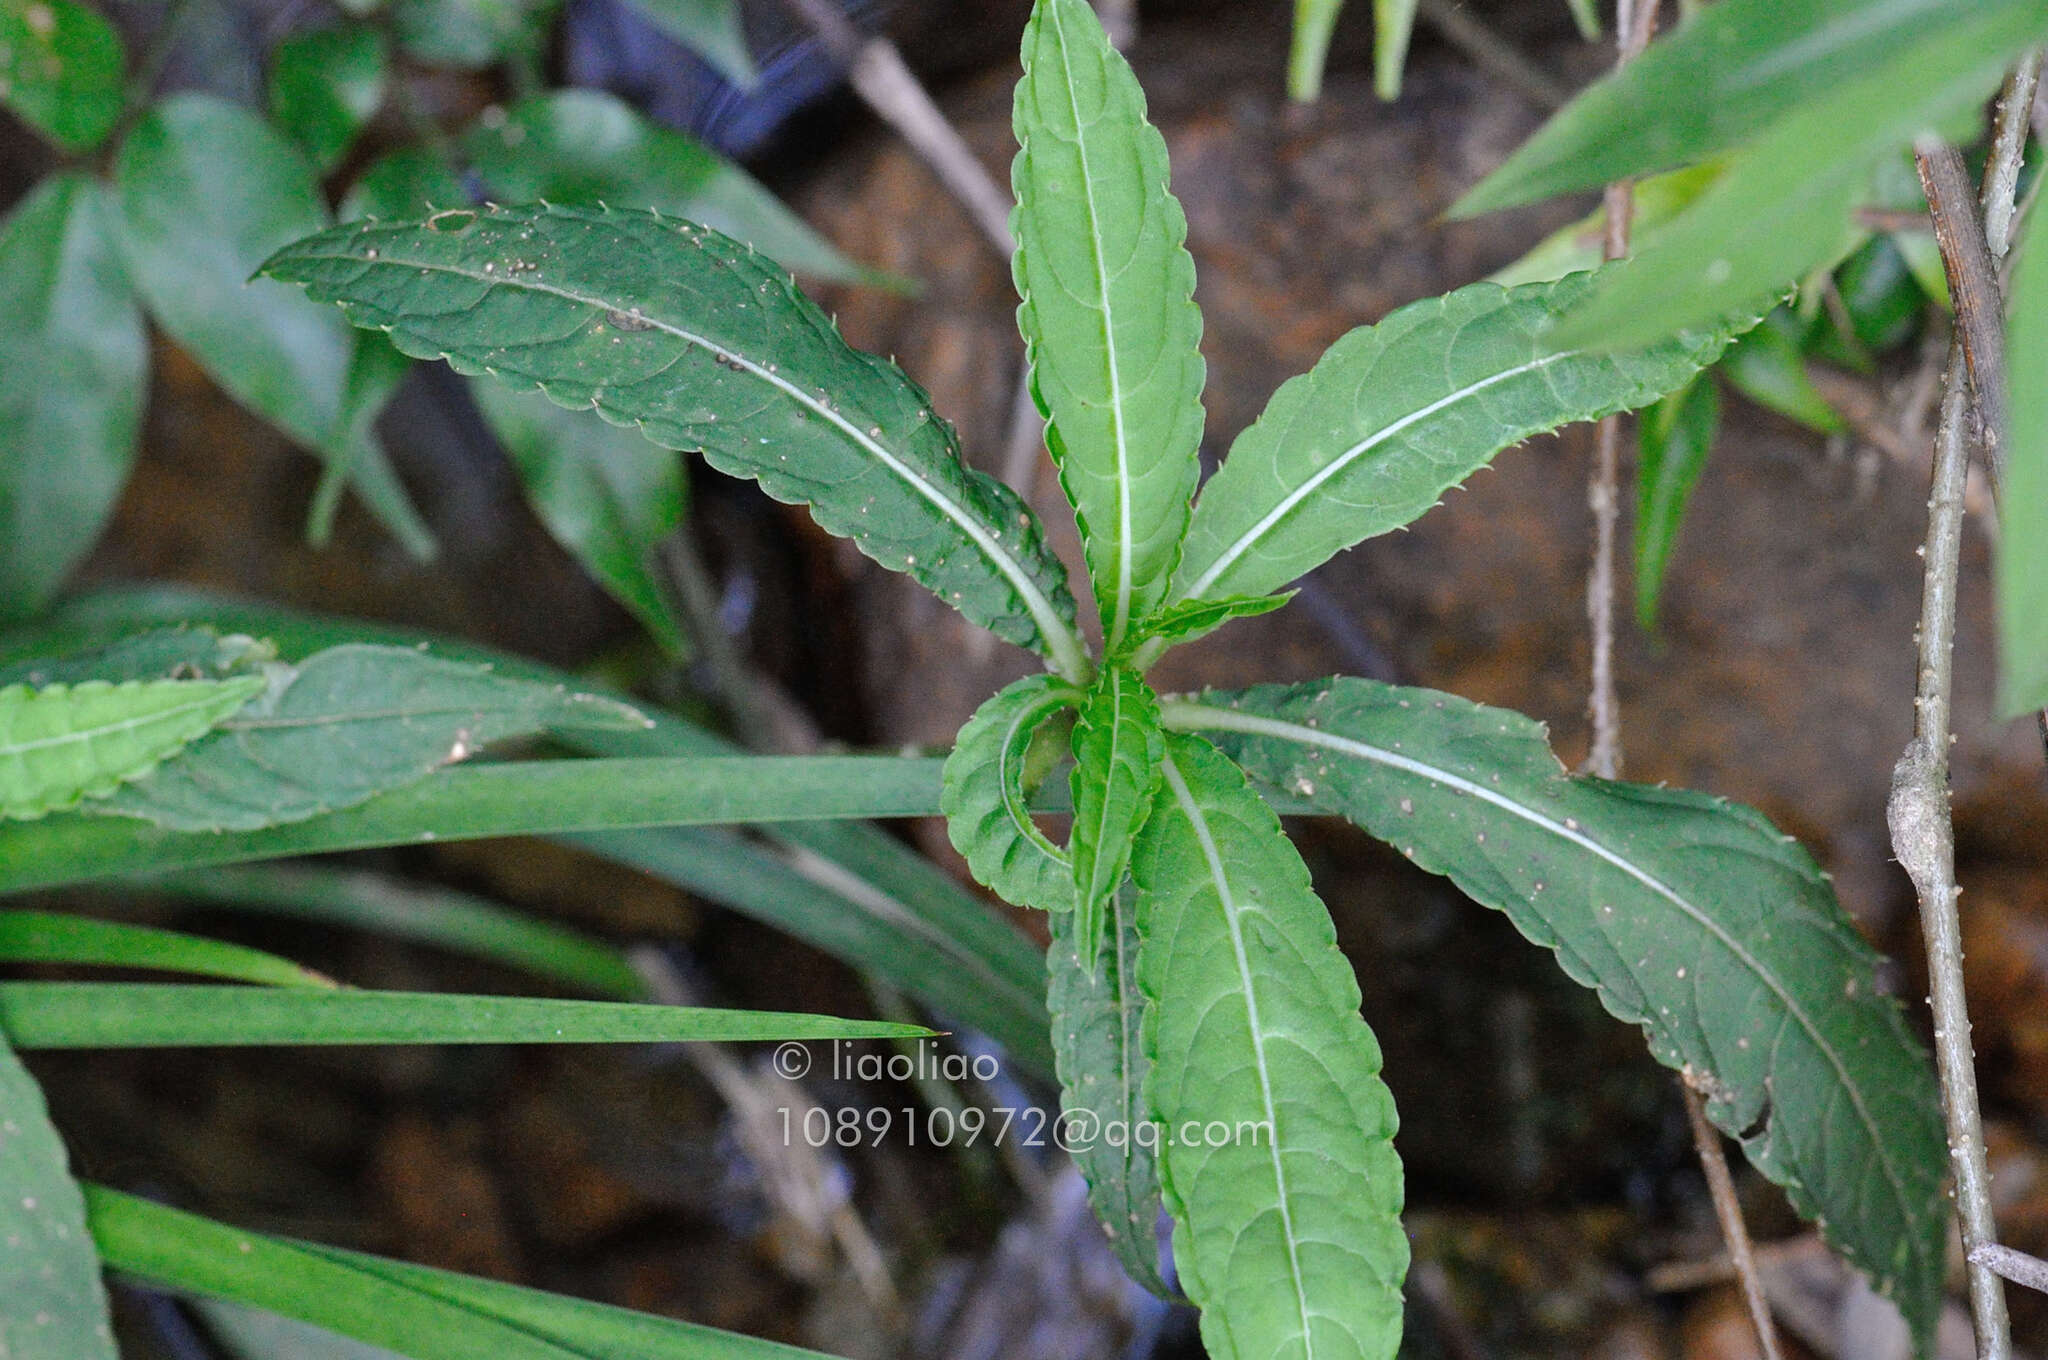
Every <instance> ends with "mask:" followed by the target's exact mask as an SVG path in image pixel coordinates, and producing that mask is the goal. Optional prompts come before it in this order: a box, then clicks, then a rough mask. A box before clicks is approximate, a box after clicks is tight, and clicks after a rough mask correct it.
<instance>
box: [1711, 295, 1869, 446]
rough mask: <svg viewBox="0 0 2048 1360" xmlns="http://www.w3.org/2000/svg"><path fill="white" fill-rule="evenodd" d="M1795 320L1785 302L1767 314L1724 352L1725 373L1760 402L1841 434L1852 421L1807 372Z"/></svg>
mask: <svg viewBox="0 0 2048 1360" xmlns="http://www.w3.org/2000/svg"><path fill="white" fill-rule="evenodd" d="M1793 324H1794V323H1793V322H1792V319H1791V317H1790V316H1789V315H1788V314H1787V313H1786V312H1785V309H1784V308H1782V307H1781V308H1779V309H1778V310H1777V311H1776V312H1774V313H1772V314H1771V315H1770V316H1767V317H1765V318H1764V322H1763V324H1762V325H1760V326H1758V327H1757V328H1756V329H1755V330H1753V331H1751V332H1750V333H1749V334H1747V335H1745V336H1743V337H1742V338H1741V339H1739V340H1737V341H1736V342H1735V343H1734V344H1732V345H1730V346H1729V347H1728V352H1727V353H1726V354H1724V355H1722V356H1721V369H1720V371H1721V376H1722V377H1724V378H1726V379H1727V380H1728V382H1729V384H1730V385H1731V386H1733V387H1734V388H1735V390H1736V391H1738V392H1740V393H1742V395H1743V396H1745V397H1748V398H1749V399H1750V400H1751V401H1753V402H1755V403H1756V404H1757V405H1759V406H1762V407H1765V408H1766V409H1768V410H1772V411H1776V412H1777V413H1778V414H1779V415H1781V416H1784V417H1785V418H1786V419H1788V420H1795V421H1797V422H1799V423H1800V424H1801V425H1804V426H1806V427H1807V428H1808V429H1810V430H1818V431H1819V432H1820V433H1822V434H1838V433H1840V432H1841V431H1843V430H1846V429H1848V428H1849V427H1848V425H1847V423H1846V422H1844V421H1843V419H1842V418H1841V417H1840V416H1839V415H1837V414H1835V408H1834V407H1832V406H1830V405H1828V403H1827V399H1826V398H1825V397H1823V396H1821V394H1820V392H1819V390H1818V389H1816V388H1815V387H1814V385H1813V379H1812V378H1809V377H1808V376H1807V374H1806V356H1805V355H1803V354H1801V353H1800V350H1799V342H1798V340H1797V339H1795V338H1794V337H1793V335H1792V334H1791V330H1792V326H1793Z"/></svg>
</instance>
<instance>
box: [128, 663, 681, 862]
mask: <svg viewBox="0 0 2048 1360" xmlns="http://www.w3.org/2000/svg"><path fill="white" fill-rule="evenodd" d="M266 671H267V679H268V685H269V687H268V689H267V690H265V691H264V692H263V693H262V695H261V697H259V698H257V699H255V700H254V701H252V702H251V703H250V704H249V705H248V706H247V707H246V708H243V709H242V710H241V711H240V712H239V713H237V714H236V715H235V716H234V718H233V720H232V721H230V722H228V723H226V724H224V725H223V726H222V727H221V730H219V731H218V732H215V733H214V734H213V735H212V736H211V737H210V738H208V739H207V740H205V741H203V742H200V743H198V744H197V745H195V746H193V747H192V748H191V749H190V750H188V751H186V752H185V753H184V754H183V755H182V756H181V757H180V758H179V759H177V760H176V761H173V762H172V763H170V764H168V765H163V766H159V767H158V768H157V769H156V770H155V772H154V773H152V774H150V775H148V776H146V777H144V778H141V779H136V780H134V781H133V782H131V783H129V784H128V786H127V787H126V788H123V789H121V790H120V791H119V792H117V793H115V794H114V795H113V796H111V797H108V798H105V799H103V800H101V801H100V802H98V803H96V804H94V809H93V810H94V811H96V812H104V813H109V814H115V815H119V816H124V817H140V818H143V819H145V820H147V821H151V822H154V823H156V824H157V825H158V826H161V827H165V828H168V829H170V830H174V831H229V830H232V831H254V830H257V829H259V828H261V827H266V826H278V825H282V824H284V823H287V822H296V821H303V820H304V819H306V818H308V817H314V816H318V815H319V814H321V813H323V812H332V811H335V810H336V809H338V808H348V807H354V806H356V805H357V804H359V803H363V802H365V801H367V800H369V799H371V798H374V797H376V796H377V795H378V794H380V793H388V792H390V791H391V790H393V789H397V788H402V787H404V786H405V785H407V784H410V783H412V782H414V781H415V780H418V779H423V778H425V777H426V776H427V775H429V774H431V773H432V772H433V771H435V770H437V769H440V768H442V767H443V766H446V765H451V764H453V763H455V762H457V761H460V760H466V759H468V758H469V757H470V756H472V755H474V754H476V753H477V752H478V751H480V750H482V749H483V748H484V747H485V746H488V745H489V744H491V743H492V742H496V741H503V740H505V739H506V738H508V737H516V736H524V735H527V734H530V733H534V732H541V731H546V730H550V729H571V728H577V727H611V728H627V729H644V728H646V727H647V726H648V721H647V719H646V718H645V717H644V716H642V715H641V714H640V713H638V712H637V711H635V710H634V709H632V708H629V707H627V706H626V705H624V704H621V703H618V702H616V701H614V700H610V699H602V698H599V697H598V696H596V695H592V694H583V693H577V692H574V691H570V690H567V689H565V688H563V687H561V686H554V685H537V684H534V683H533V682H532V681H530V680H518V679H509V678H507V677H504V676H500V675H497V674H494V673H493V672H492V671H491V670H490V669H489V668H488V667H484V666H472V665H465V664H463V663H461V662H455V661H444V660H442V659H440V658H439V657H433V656H428V655H426V654H425V653H424V652H421V651H418V650H415V649H413V648H408V647H372V646H363V645H353V646H342V647H331V648H329V649H328V650H326V651H324V652H320V653H317V654H316V655H314V656H312V657H310V658H308V659H307V660H306V661H305V662H304V663H303V664H301V665H299V666H297V667H292V666H287V665H284V664H282V663H273V664H271V665H270V666H268V667H266ZM259 683H261V682H259Z"/></svg>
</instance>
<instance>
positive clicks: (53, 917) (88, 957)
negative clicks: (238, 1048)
mask: <svg viewBox="0 0 2048 1360" xmlns="http://www.w3.org/2000/svg"><path fill="white" fill-rule="evenodd" d="M0 962H5V963H79V964H92V965H95V966H97V967H101V968H148V969H156V970H159V971H162V972H168V973H191V974H193V975H195V976H198V977H211V978H222V979H225V980H227V981H230V982H254V983H261V984H263V985H265V986H270V987H332V986H334V985H335V984H334V983H333V981H331V980H330V979H328V978H325V977H322V976H321V975H320V974H318V973H316V972H314V971H313V970H312V969H310V968H302V967H300V966H299V965H298V964H296V963H293V962H292V961H291V960H290V959H281V958H279V957H277V955H275V954H266V953H264V952H263V951H262V950H260V949H250V948H248V947H247V946H245V945H239V944H227V943H225V942H223V941H221V940H209V939H206V938H205V937H203V936H199V935H185V934H181V933H180V932H178V931H175V930H158V929H157V928H155V927H154V926H135V925H127V924H125V923H122V922H118V921H95V920H93V919H91V918H90V917H85V916H64V915H59V914H58V913H56V912H48V911H21V910H18V909H10V910H7V911H0Z"/></svg>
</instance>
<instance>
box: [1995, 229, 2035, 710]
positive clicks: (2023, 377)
mask: <svg viewBox="0 0 2048 1360" xmlns="http://www.w3.org/2000/svg"><path fill="white" fill-rule="evenodd" d="M2042 217H2043V214H2042V213H2040V212H2035V213H2032V214H2030V215H2029V217H2028V219H2027V225H2026V227H2025V228H2024V231H2025V237H2024V239H2022V240H2021V242H2020V249H2019V258H2018V261H2017V262H2016V264H2015V265H2014V270H2013V279H2012V285H2011V288H2010V289H2009V295H2008V297H2007V300H2006V315H2007V324H2008V326H2009V328H2010V330H2009V334H2008V337H2007V340H2006V370H2007V371H2008V372H2009V373H2010V374H2011V375H2012V382H2011V384H2010V386H2011V396H2010V398H2009V400H2010V403H2011V412H2010V414H2009V416H2008V423H2009V424H2010V426H2011V429H2010V431H2009V433H2008V434H2007V437H2006V444H2005V477H2004V484H2003V486H2002V487H2001V488H2000V491H1999V520H1998V526H1999V534H1998V549H1997V562H1996V581H1997V592H1998V710H1999V713H2000V714H2001V715H2002V716H2005V717H2011V716H2013V715H2015V714H2018V713H2023V712H2025V711H2027V710H2028V709H2038V708H2042V707H2044V706H2048V228H2044V227H2042V226H2041V225H2040V222H2041V219H2042Z"/></svg>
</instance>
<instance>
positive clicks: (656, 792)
mask: <svg viewBox="0 0 2048 1360" xmlns="http://www.w3.org/2000/svg"><path fill="white" fill-rule="evenodd" d="M939 766H940V763H939V762H938V761H936V760H914V759H906V758H901V757H895V756H773V757H770V756H750V757H722V758H702V757H686V758H680V759H659V758H648V759H631V760H545V761H520V762H513V763H506V764H475V765H466V766H456V767H455V768H453V769H446V770H441V771H438V772H437V773H434V774H431V775H428V776H427V777H426V778H424V779H421V780H419V781H418V782H416V783H413V784H408V785H407V786H406V787H404V788H402V789H395V790H393V791H392V792H390V793H387V794H383V795H381V796H379V797H376V798H373V799H371V800H370V801H369V802H367V803H364V804H362V805H360V806H358V807H353V808H348V809H346V810H344V811H341V812H330V813H328V814H326V815H325V816H321V817H314V818H310V819H308V820H306V821H303V822H292V823H290V824H288V825H285V826H272V827H266V828H264V829H263V830H261V831H166V830H164V829H163V828H161V827H157V826H152V825H150V824H149V823H147V822H143V821H141V820H139V819H136V818H131V817H90V816H84V815H67V816H59V817H51V818H46V819H44V820H42V821H39V822H33V823H21V824H16V825H9V826H4V827H0V892H14V891H19V890H23V889H27V888H38V887H51V886H55V885H58V884H63V883H80V882H87V881H90V880H92V879H97V878H106V877H111V876H114V875H118V874H132V873H140V872H143V871H145V870H150V869H183V868H196V867H198V866H201V865H207V864H236V863H241V862H243V861H247V860H254V859H279V858H282V857H284V856H287V855H312V854H322V853H325V852H327V851H332V850H361V849H367V848H369V847H371V846H378V845H415V844H418V843H420V842H422V841H433V840H478V839H481V838H484V837H491V836H550V835H567V834H571V833H577V832H586V831H618V830H625V829H631V828H637V827H651V826H701V825H709V824H721V823H729V822H774V821H801V820H806V819H833V818H844V817H931V816H936V815H937V814H938V811H939Z"/></svg>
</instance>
